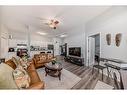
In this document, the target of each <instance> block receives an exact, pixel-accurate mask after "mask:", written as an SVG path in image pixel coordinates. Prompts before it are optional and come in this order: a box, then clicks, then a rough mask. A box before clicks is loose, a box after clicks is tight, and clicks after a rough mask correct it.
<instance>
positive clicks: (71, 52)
mask: <svg viewBox="0 0 127 95" xmlns="http://www.w3.org/2000/svg"><path fill="white" fill-rule="evenodd" d="M69 55H71V56H78V57H81V47H70V48H69Z"/></svg>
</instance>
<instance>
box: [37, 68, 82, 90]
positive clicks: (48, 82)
mask: <svg viewBox="0 0 127 95" xmlns="http://www.w3.org/2000/svg"><path fill="white" fill-rule="evenodd" d="M37 72H38V74H39V77H40V78H41V80H43V81H44V82H45V89H71V88H72V87H73V86H74V85H75V84H77V83H78V82H79V81H80V80H81V78H80V77H78V76H76V75H75V74H73V73H71V72H70V71H68V70H65V69H62V73H61V80H59V78H58V77H52V76H49V75H47V76H45V70H44V68H40V69H37Z"/></svg>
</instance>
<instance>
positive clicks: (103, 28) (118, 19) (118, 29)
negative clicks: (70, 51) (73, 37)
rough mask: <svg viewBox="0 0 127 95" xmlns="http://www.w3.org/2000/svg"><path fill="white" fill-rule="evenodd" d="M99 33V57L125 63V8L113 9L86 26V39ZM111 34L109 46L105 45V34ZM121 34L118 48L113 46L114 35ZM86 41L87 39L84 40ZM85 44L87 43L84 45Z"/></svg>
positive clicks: (126, 24) (126, 27) (126, 55)
mask: <svg viewBox="0 0 127 95" xmlns="http://www.w3.org/2000/svg"><path fill="white" fill-rule="evenodd" d="M96 33H101V35H100V36H101V57H107V58H115V59H120V60H123V61H126V62H127V52H126V49H127V8H126V7H113V8H111V9H110V10H108V11H106V12H105V13H103V14H102V15H100V16H98V17H96V18H95V19H93V20H91V21H90V22H89V23H87V25H86V38H87V37H88V36H89V35H92V34H96ZM108 33H111V36H112V37H111V38H112V41H111V45H110V46H108V45H107V43H106V34H108ZM117 33H122V41H121V45H120V46H119V47H116V46H115V35H116V34H117ZM86 41H87V39H86ZM86 44H87V43H86ZM86 50H87V46H86Z"/></svg>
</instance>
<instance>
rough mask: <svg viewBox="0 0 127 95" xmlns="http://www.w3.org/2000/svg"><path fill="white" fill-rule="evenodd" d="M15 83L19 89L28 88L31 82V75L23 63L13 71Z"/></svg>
mask: <svg viewBox="0 0 127 95" xmlns="http://www.w3.org/2000/svg"><path fill="white" fill-rule="evenodd" d="M13 76H14V80H15V83H16V84H17V86H18V88H19V89H23V88H28V87H29V84H30V77H29V75H28V73H27V72H26V71H25V70H24V68H23V67H22V66H21V65H18V67H17V68H16V69H15V70H14V71H13Z"/></svg>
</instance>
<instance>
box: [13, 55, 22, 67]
mask: <svg viewBox="0 0 127 95" xmlns="http://www.w3.org/2000/svg"><path fill="white" fill-rule="evenodd" d="M12 61H13V62H14V63H15V65H16V66H18V65H19V64H20V61H19V60H18V59H16V58H15V57H12Z"/></svg>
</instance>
